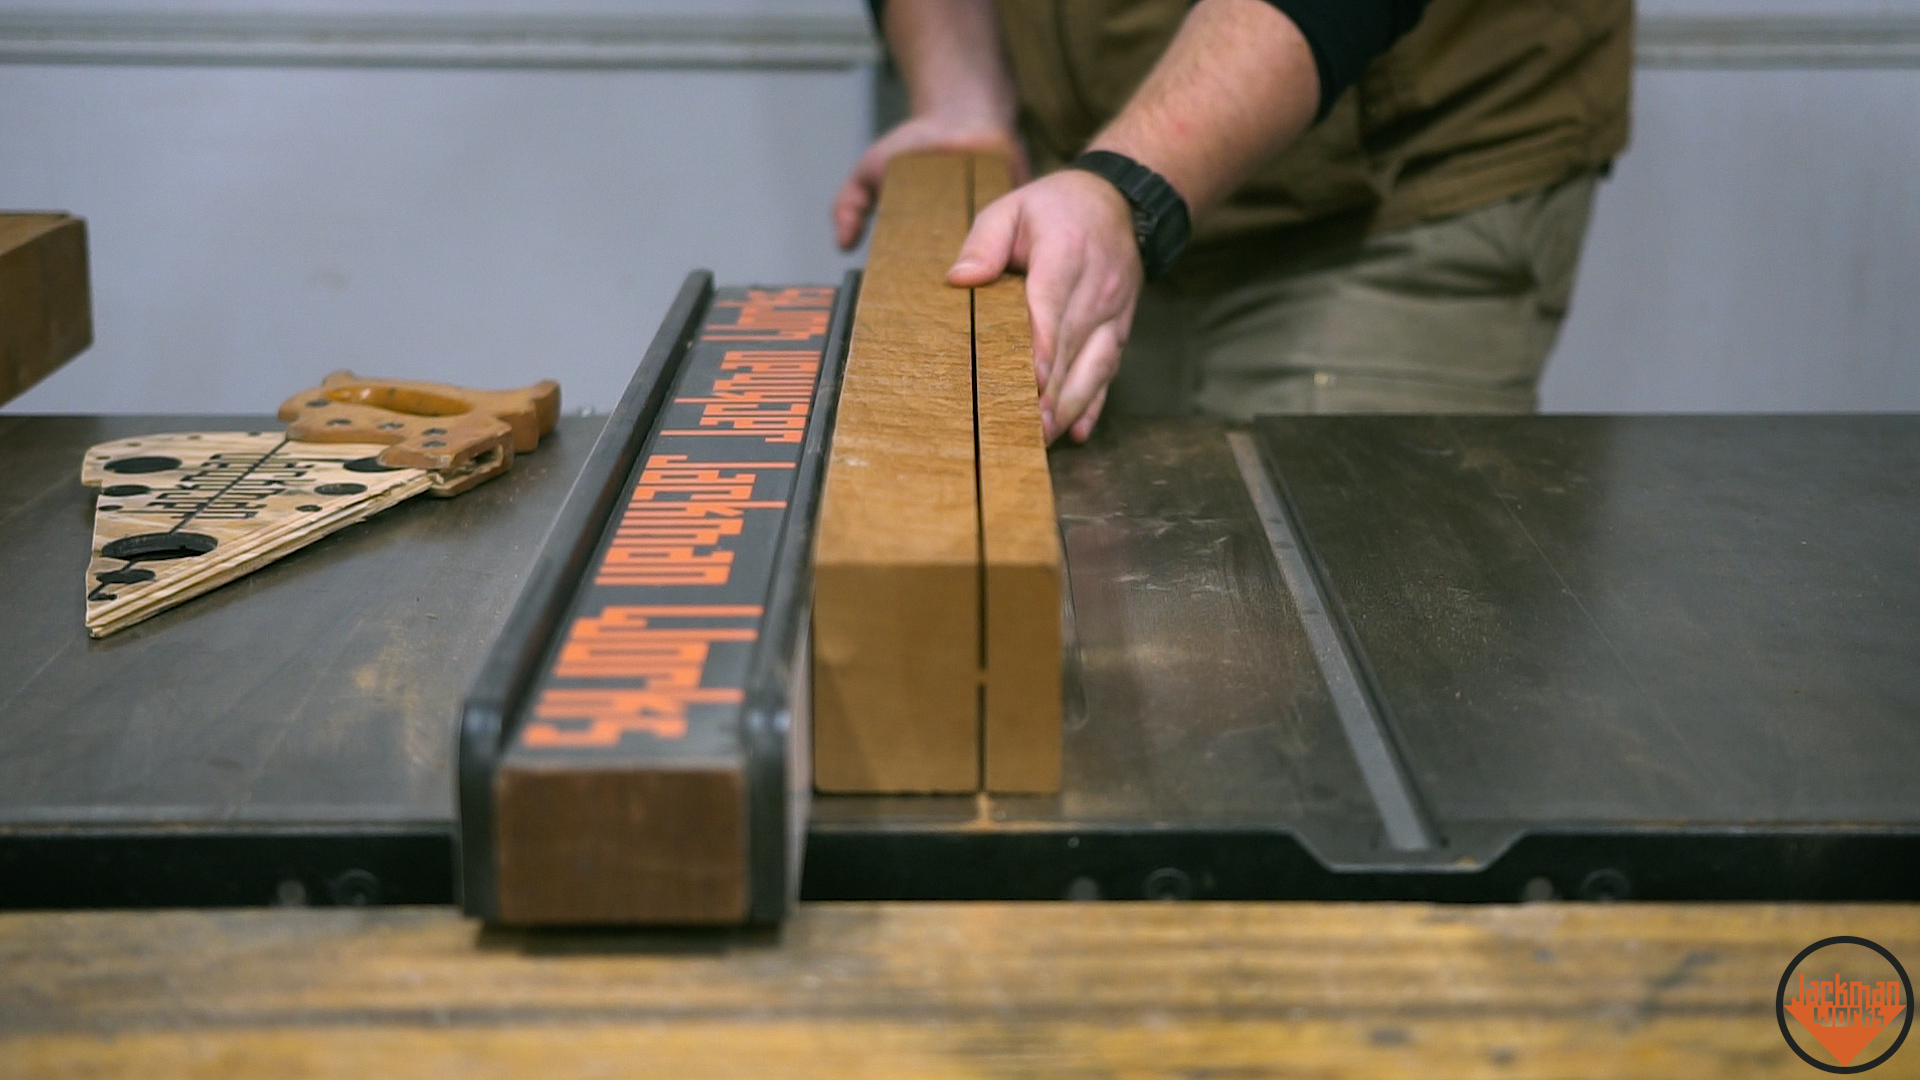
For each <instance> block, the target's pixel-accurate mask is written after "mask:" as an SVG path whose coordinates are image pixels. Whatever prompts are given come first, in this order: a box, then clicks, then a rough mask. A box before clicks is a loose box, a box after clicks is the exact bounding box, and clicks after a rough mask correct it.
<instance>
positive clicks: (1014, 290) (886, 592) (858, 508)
mask: <svg viewBox="0 0 1920 1080" xmlns="http://www.w3.org/2000/svg"><path fill="white" fill-rule="evenodd" d="M1009 186H1010V184H1009V175H1008V171H1007V166H1006V162H1005V161H1004V160H1003V159H1001V158H998V157H993V156H986V155H971V154H923V155H910V156H905V157H902V158H898V159H896V160H895V161H894V163H893V164H892V165H891V166H890V167H889V169H888V173H887V177H886V183H885V185H884V187H883V191H882V195H881V200H880V206H879V210H878V212H877V214H876V216H875V223H874V236H873V245H872V255H871V256H870V258H869V260H868V264H867V272H866V278H865V282H864V284H863V286H862V289H861V297H860V304H859V308H858V312H857V314H856V316H855V320H854V331H853V338H852V344H851V349H850V352H849V356H848V360H847V372H846V377H845V380H844V383H843V385H842V389H841V397H840V407H839V418H838V421H837V424H836V428H835V434H834V440H833V457H832V462H831V465H830V466H829V469H828V476H827V483H826V490H825V492H824V494H823V501H822V513H821V526H820V535H819V540H818V542H817V545H816V549H815V582H814V589H815V594H814V630H815V644H814V650H815V652H814V675H815V678H816V684H815V691H814V703H815V709H816V714H815V720H814V731H815V738H816V744H815V748H814V781H815V784H816V786H817V787H818V788H819V789H820V790H822V791H831V792H963V791H975V790H979V789H980V788H982V787H985V788H987V789H989V790H994V791H1008V792H1051V791H1056V790H1058V789H1059V784H1060V616H1059V611H1060V588H1061V573H1060V567H1061V558H1060V547H1059V534H1058V526H1057V524H1056V518H1055V514H1054V507H1053V488H1052V482H1051V478H1050V477H1049V474H1048V472H1047V459H1046V447H1045V444H1044V441H1043V436H1042V433H1041V430H1040V418H1039V409H1038V406H1037V393H1038V391H1037V388H1036V385H1035V382H1034V377H1033V360H1032V345H1031V339H1030V335H1029V332H1028V323H1027V314H1026V294H1025V290H1024V286H1023V283H1022V281H1021V280H1020V279H1019V278H1018V277H1017V276H1012V275H1009V276H1007V277H1005V278H1003V279H1001V280H1000V281H998V282H996V283H994V284H993V285H990V286H987V287H984V288H980V289H972V290H969V289H961V288H955V287H953V286H950V285H948V284H947V283H946V272H947V269H948V267H949V266H951V265H952V263H953V259H954V256H955V255H956V254H957V253H958V251H959V248H960V244H961V242H962V241H963V240H964V239H965V237H966V232H967V229H968V227H969V225H970V224H971V221H972V217H973V214H974V211H975V209H976V208H977V207H980V206H984V205H985V204H986V203H987V202H989V201H991V200H992V199H993V198H995V197H997V196H999V195H1001V194H1004V193H1005V192H1006V191H1007V190H1008V188H1009Z"/></svg>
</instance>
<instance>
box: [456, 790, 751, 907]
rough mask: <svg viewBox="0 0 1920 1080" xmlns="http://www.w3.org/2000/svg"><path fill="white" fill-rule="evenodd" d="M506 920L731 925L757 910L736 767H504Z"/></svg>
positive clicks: (500, 862) (500, 802)
mask: <svg viewBox="0 0 1920 1080" xmlns="http://www.w3.org/2000/svg"><path fill="white" fill-rule="evenodd" d="M494 797H495V805H496V808H497V809H496V815H495V821H496V823H497V829H498V831H497V832H496V834H495V837H494V858H495V860H496V861H495V867H496V870H497V874H498V879H497V880H498V882H499V885H498V888H499V904H500V921H501V922H503V923H505V924H507V925H509V926H557V925H573V926H603V925H604V926H613V925H669V924H671V925H699V924H708V925H728V924H735V923H740V922H743V921H745V919H746V917H747V904H748V895H749V890H748V882H747V850H746V849H747V822H746V819H745V817H744V815H743V812H742V807H744V806H745V805H746V781H745V778H744V777H743V776H742V775H741V773H740V771H739V769H737V768H731V767H728V765H727V763H724V762H716V763H715V764H714V767H712V768H710V769H693V768H689V769H679V770H674V771H665V770H638V769H626V768H618V767H610V768H604V769H580V768H568V767H565V766H560V767H542V766H537V765H530V764H529V765H520V766H516V765H513V764H512V763H508V764H507V765H505V766H503V767H502V768H501V770H500V772H499V774H498V776H497V777H496V778H495V780H494Z"/></svg>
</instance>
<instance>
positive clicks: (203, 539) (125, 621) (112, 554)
mask: <svg viewBox="0 0 1920 1080" xmlns="http://www.w3.org/2000/svg"><path fill="white" fill-rule="evenodd" d="M383 449H385V447H384V446H381V445H379V444H362V443H326V444H321V443H304V442H295V441H293V440H292V439H290V438H288V437H287V436H286V435H285V434H283V433H281V432H260V431H255V432H242V431H219V432H190V433H170V434H162V435H143V436H140V437H139V438H135V439H118V440H115V441H113V442H107V443H101V444H99V445H97V446H94V447H92V448H91V449H89V450H88V451H87V455H86V457H85V459H84V460H83V462H82V465H81V470H80V479H81V482H82V483H85V484H87V485H88V486H89V487H97V488H99V489H100V495H99V500H98V502H97V503H96V504H95V509H94V523H93V557H92V560H91V561H90V563H89V565H88V567H87V580H86V590H87V592H86V598H87V600H86V602H87V632H88V633H89V634H91V635H92V636H94V637H105V636H107V635H108V634H111V633H114V632H115V631H118V630H122V629H125V628H126V627H128V626H131V625H133V624H134V623H137V622H139V621H141V620H142V619H145V618H148V617H149V616H152V615H155V614H158V613H159V612H161V611H165V610H166V609H168V608H170V607H173V606H175V605H176V604H180V603H183V602H185V601H187V600H189V599H191V598H193V597H196V596H199V595H201V594H203V593H206V592H209V591H211V590H213V589H216V588H219V587H220V586H221V585H224V584H226V583H227V582H229V581H233V580H235V579H236V578H240V577H243V576H245V575H247V574H250V573H252V572H253V571H255V570H257V569H259V568H260V567H262V566H265V565H266V564H268V563H270V562H273V561H274V560H275V559H278V558H280V557H281V556H283V555H287V554H289V553H291V552H294V551H297V550H299V549H300V548H303V547H306V546H307V545H308V544H311V543H313V542H314V541H316V540H318V539H320V538H321V537H323V536H327V535H329V534H331V533H335V532H338V531H340V530H341V529H344V528H346V527H347V526H349V525H352V524H354V523H355V522H358V521H365V520H366V519H367V518H369V517H371V516H373V515H374V514H377V513H379V512H380V511H382V510H385V509H386V508H387V507H389V506H393V505H394V504H396V503H399V502H402V501H405V500H406V499H410V498H412V497H413V496H415V495H417V494H419V493H420V492H423V491H425V490H427V488H428V487H429V486H430V485H431V484H432V483H433V477H432V475H431V474H430V473H427V472H425V471H424V470H421V469H393V468H388V467H387V466H384V465H381V464H380V463H379V462H378V461H376V460H375V455H377V454H379V453H380V451H381V450H383Z"/></svg>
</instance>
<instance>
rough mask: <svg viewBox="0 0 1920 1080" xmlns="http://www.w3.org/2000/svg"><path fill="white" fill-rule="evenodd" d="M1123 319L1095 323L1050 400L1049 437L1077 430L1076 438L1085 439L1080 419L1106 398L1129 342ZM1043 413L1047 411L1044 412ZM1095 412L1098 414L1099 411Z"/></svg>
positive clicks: (1089, 430)
mask: <svg viewBox="0 0 1920 1080" xmlns="http://www.w3.org/2000/svg"><path fill="white" fill-rule="evenodd" d="M1125 325H1126V323H1125V321H1124V319H1122V320H1109V321H1107V322H1104V323H1101V324H1100V325H1099V326H1096V327H1094V329H1093V332H1092V333H1090V334H1088V335H1087V341H1086V344H1085V345H1084V346H1082V347H1081V349H1080V351H1079V352H1078V353H1077V354H1075V356H1074V358H1073V362H1072V364H1071V365H1070V366H1067V365H1063V366H1067V368H1068V370H1067V377H1066V380H1065V381H1064V382H1062V383H1061V384H1060V392H1059V396H1058V397H1057V398H1056V399H1055V400H1054V401H1053V402H1052V403H1051V404H1052V406H1053V408H1052V410H1051V416H1052V424H1051V425H1050V428H1051V430H1049V431H1048V433H1047V434H1048V436H1049V438H1048V441H1049V442H1051V441H1052V440H1053V439H1056V438H1059V436H1060V435H1061V434H1062V433H1064V432H1067V431H1073V432H1075V435H1074V437H1075V438H1076V439H1085V438H1086V435H1085V434H1081V431H1082V428H1081V427H1080V426H1079V422H1080V420H1081V419H1082V418H1083V417H1084V416H1085V415H1086V414H1087V411H1088V409H1089V407H1091V406H1092V405H1093V403H1094V401H1095V400H1096V399H1098V400H1100V401H1102V402H1104V401H1105V392H1106V388H1107V383H1109V382H1111V381H1112V379H1113V374H1114V372H1115V371H1118V370H1119V368H1120V350H1121V349H1122V347H1124V345H1125V344H1126V336H1125V331H1124V330H1123V329H1121V327H1123V326H1125ZM1043 415H1046V414H1045V413H1043ZM1094 415H1095V416H1096V417H1097V416H1098V415H1099V414H1098V412H1097V411H1096V412H1095V413H1094ZM1084 430H1085V431H1086V432H1091V431H1092V430H1093V425H1092V424H1091V423H1088V424H1087V425H1086V426H1085V428H1084Z"/></svg>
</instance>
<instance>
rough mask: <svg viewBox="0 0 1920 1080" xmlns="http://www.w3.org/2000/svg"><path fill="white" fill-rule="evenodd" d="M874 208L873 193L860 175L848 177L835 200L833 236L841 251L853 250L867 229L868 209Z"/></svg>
mask: <svg viewBox="0 0 1920 1080" xmlns="http://www.w3.org/2000/svg"><path fill="white" fill-rule="evenodd" d="M872 208H873V193H872V191H870V190H869V189H868V188H867V186H866V185H865V184H863V183H861V182H860V179H859V177H858V176H849V177H847V182H846V183H844V184H842V185H840V194H839V195H837V196H835V198H834V200H833V237H834V240H835V241H837V242H838V243H839V244H840V250H841V251H852V250H853V249H854V247H855V246H856V245H857V244H859V243H860V234H861V233H863V232H866V231H867V211H869V210H871V209H872Z"/></svg>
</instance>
